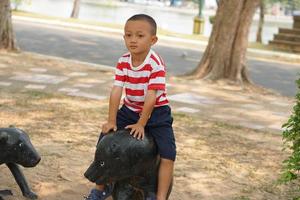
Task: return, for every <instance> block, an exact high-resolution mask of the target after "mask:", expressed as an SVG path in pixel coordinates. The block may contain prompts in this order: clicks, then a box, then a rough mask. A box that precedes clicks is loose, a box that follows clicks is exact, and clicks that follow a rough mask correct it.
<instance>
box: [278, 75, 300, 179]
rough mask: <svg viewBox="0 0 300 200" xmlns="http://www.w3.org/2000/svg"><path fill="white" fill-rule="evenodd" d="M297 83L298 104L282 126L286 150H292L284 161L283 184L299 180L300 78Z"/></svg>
mask: <svg viewBox="0 0 300 200" xmlns="http://www.w3.org/2000/svg"><path fill="white" fill-rule="evenodd" d="M296 83H297V85H298V93H297V94H296V104H295V106H294V107H293V113H292V115H291V116H290V117H289V119H288V121H287V122H286V123H285V124H283V125H282V128H284V131H283V134H282V137H283V140H284V149H289V150H291V155H290V156H289V157H288V159H286V160H284V161H283V164H284V169H283V170H284V171H283V173H282V176H281V182H284V183H286V182H289V181H292V180H295V179H297V178H298V177H299V174H298V172H299V170H300V78H299V79H298V80H297V81H296Z"/></svg>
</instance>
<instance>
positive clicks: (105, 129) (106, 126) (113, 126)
mask: <svg viewBox="0 0 300 200" xmlns="http://www.w3.org/2000/svg"><path fill="white" fill-rule="evenodd" d="M111 130H114V131H116V130H117V125H116V123H112V122H106V123H105V124H103V125H102V133H103V134H106V133H108V132H109V131H111Z"/></svg>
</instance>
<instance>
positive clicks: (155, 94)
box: [87, 14, 176, 200]
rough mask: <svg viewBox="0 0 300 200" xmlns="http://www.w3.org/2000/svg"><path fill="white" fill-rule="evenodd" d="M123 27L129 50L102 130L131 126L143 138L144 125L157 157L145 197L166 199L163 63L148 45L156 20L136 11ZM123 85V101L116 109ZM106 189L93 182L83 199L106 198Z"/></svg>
mask: <svg viewBox="0 0 300 200" xmlns="http://www.w3.org/2000/svg"><path fill="white" fill-rule="evenodd" d="M124 30H125V35H124V40H125V45H126V47H127V49H128V50H129V53H127V54H125V55H123V56H122V57H121V58H120V59H119V62H118V64H117V67H116V73H115V82H114V86H113V88H112V91H111V94H110V100H109V115H108V121H107V122H106V123H105V124H104V125H103V126H102V133H103V134H106V133H108V132H109V131H110V130H117V129H124V128H125V129H131V132H130V134H131V135H132V136H133V137H135V138H137V139H143V138H144V133H145V129H146V130H147V132H149V133H150V134H152V136H153V137H154V140H155V142H156V144H157V146H158V151H159V154H160V158H161V161H160V167H159V173H158V188H157V195H156V197H148V198H147V199H150V200H155V199H157V200H166V199H167V193H168V189H169V186H170V184H171V181H172V177H173V168H174V161H175V157H176V145H175V138H174V134H173V129H172V122H173V119H172V116H171V109H170V107H169V106H168V99H167V97H166V88H165V87H166V85H165V66H164V63H163V61H162V59H161V58H160V57H159V55H158V54H156V53H155V52H154V51H153V50H152V49H151V46H152V45H154V44H155V43H156V42H157V36H156V22H155V21H154V19H153V18H152V17H150V16H148V15H145V14H138V15H134V16H132V17H131V18H129V19H128V20H127V22H126V24H125V28H124ZM123 89H125V97H124V104H123V106H122V107H121V108H120V109H119V105H120V100H121V96H122V91H123ZM110 193H111V188H110V187H109V186H104V185H96V187H95V188H94V189H92V191H91V193H90V195H89V196H88V197H87V199H89V200H102V199H106V198H107V197H108V196H109V195H110Z"/></svg>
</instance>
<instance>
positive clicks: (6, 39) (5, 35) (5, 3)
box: [0, 0, 18, 50]
mask: <svg viewBox="0 0 300 200" xmlns="http://www.w3.org/2000/svg"><path fill="white" fill-rule="evenodd" d="M0 49H6V50H18V47H17V44H16V40H15V35H14V31H13V26H12V20H11V8H10V1H9V0H0Z"/></svg>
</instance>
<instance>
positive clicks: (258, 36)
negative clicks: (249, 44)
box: [256, 0, 265, 43]
mask: <svg viewBox="0 0 300 200" xmlns="http://www.w3.org/2000/svg"><path fill="white" fill-rule="evenodd" d="M259 10H260V13H259V22H258V29H257V33H256V42H259V43H262V31H263V25H264V22H265V3H264V0H261V1H260V3H259Z"/></svg>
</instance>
